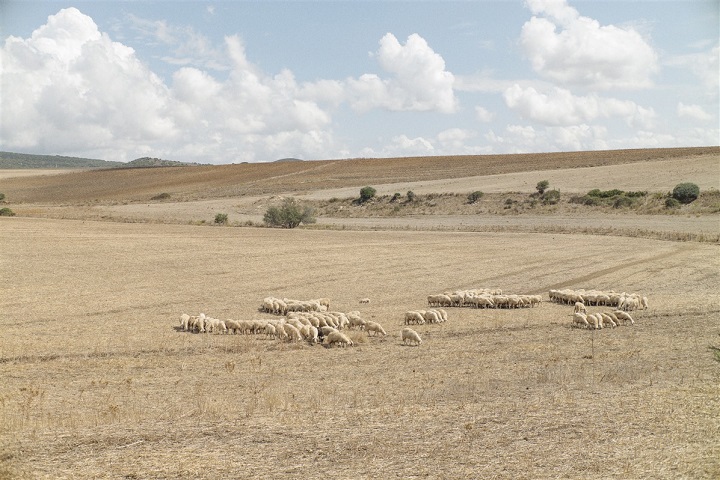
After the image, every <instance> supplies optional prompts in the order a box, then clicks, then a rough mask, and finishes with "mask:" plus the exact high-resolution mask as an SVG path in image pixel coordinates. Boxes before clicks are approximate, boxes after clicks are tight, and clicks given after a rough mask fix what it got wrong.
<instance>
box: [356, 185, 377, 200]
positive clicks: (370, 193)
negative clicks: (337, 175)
mask: <svg viewBox="0 0 720 480" xmlns="http://www.w3.org/2000/svg"><path fill="white" fill-rule="evenodd" d="M376 193H377V190H375V189H374V188H373V187H363V188H361V189H360V203H365V202H367V201H368V200H370V199H371V198H373V197H374V196H375V194H376Z"/></svg>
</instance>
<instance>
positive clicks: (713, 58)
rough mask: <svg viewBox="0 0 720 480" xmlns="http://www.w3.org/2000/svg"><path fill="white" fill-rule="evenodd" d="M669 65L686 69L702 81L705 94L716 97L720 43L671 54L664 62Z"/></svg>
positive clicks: (719, 68)
mask: <svg viewBox="0 0 720 480" xmlns="http://www.w3.org/2000/svg"><path fill="white" fill-rule="evenodd" d="M664 63H665V64H666V65H668V66H670V67H676V68H682V69H687V70H689V71H690V72H692V73H693V74H694V75H695V76H696V77H697V78H698V79H699V80H700V82H701V83H702V86H703V87H704V88H705V91H706V92H707V94H708V95H709V96H710V97H712V98H715V99H717V97H718V88H719V87H720V75H718V72H719V71H720V45H718V44H715V45H714V46H713V47H711V48H709V49H708V50H707V51H704V52H697V53H689V54H684V55H672V56H669V57H668V58H667V59H665V62H664Z"/></svg>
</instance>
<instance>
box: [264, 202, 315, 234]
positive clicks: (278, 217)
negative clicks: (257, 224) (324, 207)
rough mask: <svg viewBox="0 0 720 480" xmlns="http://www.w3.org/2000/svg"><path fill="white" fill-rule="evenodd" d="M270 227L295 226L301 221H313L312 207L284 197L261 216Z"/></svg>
mask: <svg viewBox="0 0 720 480" xmlns="http://www.w3.org/2000/svg"><path fill="white" fill-rule="evenodd" d="M263 221H264V222H265V224H266V225H268V226H270V227H282V228H295V227H297V226H298V225H300V224H301V223H306V224H307V223H315V221H316V220H315V217H314V216H313V209H312V208H310V207H307V206H306V207H302V206H301V205H300V204H299V203H298V202H297V201H295V199H294V198H286V199H285V200H283V204H282V205H281V206H280V207H270V208H268V209H267V211H266V212H265V215H264V216H263Z"/></svg>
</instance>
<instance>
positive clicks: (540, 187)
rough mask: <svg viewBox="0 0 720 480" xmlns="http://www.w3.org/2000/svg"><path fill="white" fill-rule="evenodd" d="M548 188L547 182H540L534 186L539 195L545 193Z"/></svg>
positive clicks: (548, 183) (548, 182)
mask: <svg viewBox="0 0 720 480" xmlns="http://www.w3.org/2000/svg"><path fill="white" fill-rule="evenodd" d="M549 186H550V181H548V180H541V181H539V182H538V183H537V185H535V189H536V190H537V191H538V193H539V194H540V195H542V194H544V193H545V190H547V188H548V187H549Z"/></svg>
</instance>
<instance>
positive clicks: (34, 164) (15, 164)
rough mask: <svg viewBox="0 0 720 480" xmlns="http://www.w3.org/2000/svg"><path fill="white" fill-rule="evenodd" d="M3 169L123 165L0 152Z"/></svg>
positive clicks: (81, 159)
mask: <svg viewBox="0 0 720 480" xmlns="http://www.w3.org/2000/svg"><path fill="white" fill-rule="evenodd" d="M0 160H1V161H2V166H3V168H112V167H121V166H123V165H125V164H124V163H122V162H108V161H105V160H98V159H94V158H80V157H64V156H62V155H32V154H27V153H12V152H0Z"/></svg>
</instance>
